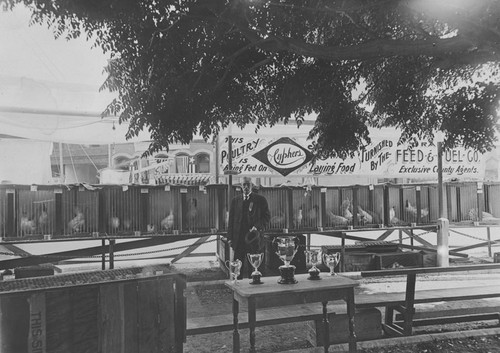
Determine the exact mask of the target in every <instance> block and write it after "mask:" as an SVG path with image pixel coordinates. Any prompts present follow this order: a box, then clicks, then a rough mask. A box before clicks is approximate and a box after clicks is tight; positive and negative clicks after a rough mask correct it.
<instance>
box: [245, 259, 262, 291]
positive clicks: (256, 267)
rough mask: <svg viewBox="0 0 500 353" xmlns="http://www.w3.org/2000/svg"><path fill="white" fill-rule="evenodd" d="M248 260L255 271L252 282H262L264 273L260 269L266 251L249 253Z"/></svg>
mask: <svg viewBox="0 0 500 353" xmlns="http://www.w3.org/2000/svg"><path fill="white" fill-rule="evenodd" d="M247 258H248V262H249V263H250V265H252V267H253V269H254V271H253V272H252V274H251V276H252V282H250V284H262V281H261V280H260V278H261V277H262V273H261V272H260V271H259V266H260V264H261V263H262V260H263V259H264V253H260V254H247Z"/></svg>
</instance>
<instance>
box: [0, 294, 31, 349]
mask: <svg viewBox="0 0 500 353" xmlns="http://www.w3.org/2000/svg"><path fill="white" fill-rule="evenodd" d="M0 314H1V315H0V352H6V353H14V352H28V330H29V314H30V313H29V306H28V303H27V301H26V297H25V296H19V295H3V296H0Z"/></svg>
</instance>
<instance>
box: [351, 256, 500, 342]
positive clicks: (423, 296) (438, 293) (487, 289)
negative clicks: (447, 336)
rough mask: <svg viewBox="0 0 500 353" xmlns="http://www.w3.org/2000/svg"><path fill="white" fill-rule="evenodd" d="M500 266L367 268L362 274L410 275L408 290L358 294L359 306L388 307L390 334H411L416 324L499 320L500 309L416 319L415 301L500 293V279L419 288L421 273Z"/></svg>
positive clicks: (422, 301) (465, 270) (416, 302)
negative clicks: (483, 283) (488, 282)
mask: <svg viewBox="0 0 500 353" xmlns="http://www.w3.org/2000/svg"><path fill="white" fill-rule="evenodd" d="M497 269H500V264H497V263H495V264H484V265H468V266H450V267H423V268H399V269H389V270H377V271H363V272H361V276H362V277H364V278H368V277H383V276H391V277H393V276H401V275H404V276H406V290H405V292H398V293H385V292H384V293H374V294H361V295H357V296H356V298H355V299H356V307H357V308H368V307H385V323H384V329H385V330H386V332H387V333H388V334H395V335H411V334H412V333H413V327H414V326H427V325H439V324H446V323H457V322H470V321H481V320H499V321H500V313H498V312H490V313H487V312H486V313H484V312H483V313H477V314H466V315H454V316H445V317H433V318H421V319H415V318H414V316H415V304H421V303H435V302H440V301H462V300H475V299H485V298H497V297H500V283H498V284H495V283H492V284H491V285H488V286H481V287H471V286H467V285H466V282H465V281H464V284H465V286H464V287H462V288H443V289H431V290H419V291H416V290H415V286H416V279H417V275H419V274H432V273H449V272H459V271H461V272H470V271H488V270H497ZM395 312H398V313H400V314H401V315H400V316H401V317H402V321H395V320H394V319H395V317H394V314H395Z"/></svg>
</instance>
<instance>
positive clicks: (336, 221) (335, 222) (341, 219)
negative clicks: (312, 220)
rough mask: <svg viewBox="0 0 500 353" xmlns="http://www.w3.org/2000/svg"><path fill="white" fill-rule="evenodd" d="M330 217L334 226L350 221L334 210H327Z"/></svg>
mask: <svg viewBox="0 0 500 353" xmlns="http://www.w3.org/2000/svg"><path fill="white" fill-rule="evenodd" d="M327 215H328V218H329V220H330V223H331V224H332V225H333V226H338V225H347V224H348V223H349V220H348V219H347V218H345V217H342V216H339V215H336V214H335V213H333V212H332V211H328V212H327Z"/></svg>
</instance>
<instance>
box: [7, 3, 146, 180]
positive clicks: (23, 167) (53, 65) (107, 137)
mask: <svg viewBox="0 0 500 353" xmlns="http://www.w3.org/2000/svg"><path fill="white" fill-rule="evenodd" d="M29 19H30V12H29V10H28V9H27V8H25V7H24V6H22V5H18V6H16V7H15V8H14V10H13V11H12V12H11V11H5V12H0V181H8V182H12V183H23V184H25V183H28V184H29V183H46V182H48V181H49V180H50V179H51V170H50V154H51V153H52V144H53V143H54V142H56V143H57V142H59V143H74V144H118V143H126V142H144V141H149V140H150V135H149V134H148V133H147V132H144V133H141V135H140V136H138V137H135V138H133V139H130V140H127V139H126V137H125V135H126V132H127V124H122V125H120V124H119V123H118V119H117V118H116V117H106V118H101V112H102V111H103V110H104V109H105V107H106V105H107V104H108V103H110V102H111V101H112V99H113V98H114V97H115V94H113V93H110V92H106V91H102V92H100V91H99V87H100V85H101V84H102V83H103V82H104V79H105V76H104V74H103V68H104V66H105V65H106V64H107V57H106V56H105V55H104V54H103V53H102V52H101V51H100V50H99V49H98V48H93V49H91V45H92V44H91V43H90V42H86V41H85V39H84V38H79V39H75V40H70V41H66V40H65V39H63V38H60V39H57V40H56V39H54V35H53V33H52V32H51V31H50V30H49V29H47V28H46V27H42V26H39V25H37V24H34V25H32V26H30V25H29Z"/></svg>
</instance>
